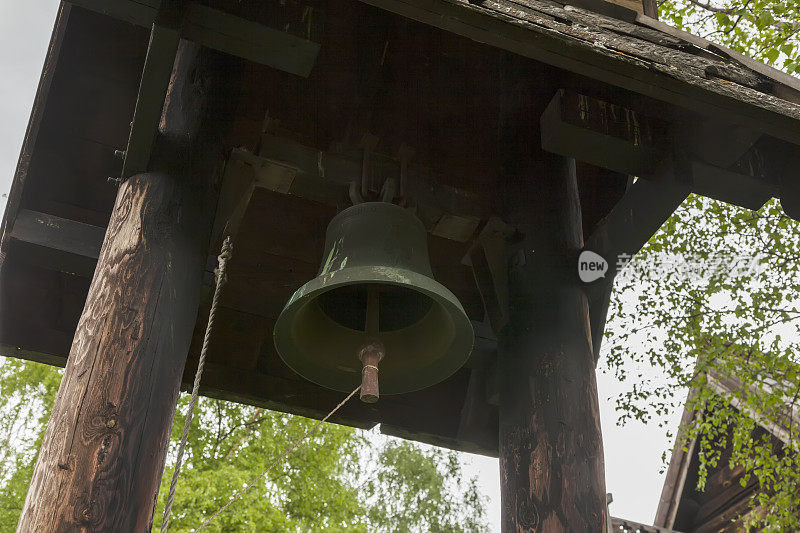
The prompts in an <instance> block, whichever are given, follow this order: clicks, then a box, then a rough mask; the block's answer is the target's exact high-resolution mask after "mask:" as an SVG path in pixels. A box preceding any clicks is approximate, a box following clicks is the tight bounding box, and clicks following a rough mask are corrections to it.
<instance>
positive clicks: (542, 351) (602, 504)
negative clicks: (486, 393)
mask: <svg viewBox="0 0 800 533" xmlns="http://www.w3.org/2000/svg"><path fill="white" fill-rule="evenodd" d="M528 171H529V175H530V176H535V177H536V179H532V178H527V179H526V178H523V177H520V176H509V178H508V180H507V181H506V184H505V187H506V194H507V196H508V197H509V198H513V199H514V201H513V202H510V203H509V207H508V210H509V212H508V214H507V221H508V222H509V223H510V224H511V225H513V226H515V227H516V228H517V229H518V231H519V234H520V236H521V240H520V242H518V243H516V244H515V245H513V246H512V247H511V249H510V262H509V264H510V265H511V266H510V268H509V302H510V304H509V308H510V311H511V312H510V317H509V321H508V324H507V325H506V327H505V328H504V329H503V330H502V331H501V333H500V336H499V338H498V362H499V368H500V379H499V387H500V480H501V508H502V527H503V531H604V530H605V529H606V523H607V511H608V510H607V507H606V490H605V474H604V467H603V445H602V435H601V432H600V413H599V404H598V398H597V384H596V380H595V359H594V356H593V354H592V340H591V335H590V331H589V316H588V315H589V308H588V301H587V298H586V296H585V294H584V292H583V288H582V287H581V286H580V285H579V283H580V282H579V281H578V280H577V279H573V277H572V276H569V275H565V274H564V271H565V270H566V269H567V268H569V270H570V271H572V269H573V268H574V266H572V265H574V263H573V261H574V259H575V258H576V257H577V252H578V251H579V250H580V249H581V248H582V246H583V235H582V224H581V210H580V202H579V197H578V190H577V182H576V176H575V163H574V161H573V160H569V159H566V158H562V157H558V156H554V155H551V154H541V156H540V157H539V158H538V159H537V161H536V165H535V166H532V167H530V168H529V169H528ZM517 172H524V170H523V169H522V168H520V169H518V170H517ZM544 191H546V192H544ZM567 265H570V266H569V267H567Z"/></svg>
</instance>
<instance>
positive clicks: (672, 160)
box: [541, 90, 778, 210]
mask: <svg viewBox="0 0 800 533" xmlns="http://www.w3.org/2000/svg"><path fill="white" fill-rule="evenodd" d="M541 124H542V147H543V148H544V149H545V150H548V151H550V152H553V153H557V154H560V155H564V156H568V157H575V158H576V159H579V160H581V161H584V162H587V163H590V164H592V165H596V166H600V167H604V168H608V169H611V170H614V171H617V172H621V173H624V174H630V175H635V176H640V177H643V178H646V179H661V178H660V176H663V175H667V174H668V175H670V176H674V177H673V178H670V179H678V180H681V181H685V182H686V183H688V184H690V186H691V190H692V191H693V192H695V193H697V194H701V195H703V196H708V197H710V198H714V199H717V200H721V201H723V202H728V203H732V204H735V205H738V206H741V207H746V208H748V209H754V210H757V209H759V208H760V207H761V206H762V205H764V203H765V202H766V201H767V200H769V199H770V198H772V197H773V196H774V195H776V194H777V193H778V188H777V186H776V185H775V184H774V183H771V182H769V181H767V180H765V179H763V178H761V177H757V176H751V175H746V174H743V173H741V172H738V171H733V170H727V169H724V168H720V167H719V166H714V165H711V164H708V163H704V162H702V161H697V160H691V159H688V158H687V159H688V160H687V161H686V162H685V163H684V164H683V166H681V167H680V168H675V167H674V166H675V165H676V156H675V155H673V154H674V148H673V146H672V145H673V144H674V143H676V141H675V140H674V139H673V135H672V133H671V130H672V129H673V127H672V126H671V125H670V124H667V123H665V122H663V121H661V120H659V119H656V118H653V117H648V116H646V115H643V114H641V113H637V112H635V111H633V110H632V109H628V108H625V107H623V106H619V105H616V104H612V103H608V102H603V101H601V100H598V99H595V98H590V97H587V96H584V95H581V94H577V93H571V92H568V91H563V90H562V91H559V92H558V93H557V94H556V96H554V97H553V100H552V101H551V102H550V104H549V105H548V106H547V109H546V110H545V112H544V113H543V114H542V119H541ZM720 129H723V126H722V125H721V124H720V123H719V121H717V122H716V124H708V127H706V128H703V127H701V128H699V130H700V131H705V132H709V130H711V131H716V130H720ZM732 130H733V131H731V132H730V135H729V136H723V138H722V139H717V138H714V136H710V137H711V138H712V139H713V140H707V138H708V137H709V136H704V139H703V140H702V141H699V142H694V143H691V144H690V146H691V148H690V149H691V150H692V151H693V152H695V153H698V154H703V153H705V146H706V145H710V146H711V149H710V150H709V156H710V157H709V158H710V159H711V160H714V161H718V162H721V163H727V164H728V165H731V164H732V163H733V162H735V161H736V160H738V159H739V158H740V157H741V156H742V155H743V154H744V153H745V152H746V151H747V150H748V149H750V148H751V147H752V146H753V144H754V143H755V141H756V140H757V139H758V138H759V137H760V134H758V133H753V132H749V131H747V132H741V131H740V129H739V130H737V129H736V128H732ZM684 136H686V133H685V132H684ZM725 141H727V143H726V148H722V146H721V145H720V142H725ZM721 153H724V156H723V155H721ZM684 157H685V156H684ZM671 165H672V166H673V167H672V168H671ZM682 172H683V173H684V174H682V175H677V176H676V174H680V173H682Z"/></svg>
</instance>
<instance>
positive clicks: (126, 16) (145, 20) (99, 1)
mask: <svg viewBox="0 0 800 533" xmlns="http://www.w3.org/2000/svg"><path fill="white" fill-rule="evenodd" d="M69 3H70V4H73V5H77V6H80V7H82V8H84V9H89V10H91V11H96V12H97V13H102V14H103V15H107V16H109V17H114V18H116V19H120V20H124V21H125V22H130V23H131V24H136V25H137V26H144V27H149V26H150V25H151V24H153V20H154V19H155V18H156V15H157V14H158V7H159V5H160V4H161V0H139V1H136V0H110V1H109V0H74V1H71V2H69Z"/></svg>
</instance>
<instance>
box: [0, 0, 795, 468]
mask: <svg viewBox="0 0 800 533" xmlns="http://www.w3.org/2000/svg"><path fill="white" fill-rule="evenodd" d="M158 4H159V2H157V1H156V0H138V1H132V0H130V1H128V0H115V1H110V2H95V1H93V0H80V1H76V2H75V3H64V4H63V5H62V9H61V12H60V15H59V18H58V21H57V22H56V26H55V29H54V33H53V39H52V42H51V45H50V48H49V51H48V55H47V59H46V62H45V67H44V71H43V74H42V79H41V82H40V86H39V89H38V92H37V97H36V101H35V105H34V109H33V113H32V116H31V121H30V125H29V128H28V131H27V134H26V138H25V142H24V145H23V149H22V153H21V156H20V161H19V165H18V168H17V172H16V175H15V179H14V184H13V186H12V190H11V193H10V195H9V201H8V204H7V208H6V213H5V215H4V218H3V225H2V229H0V353H2V354H3V355H7V356H14V357H22V358H27V359H33V360H37V361H42V362H46V363H49V364H56V365H63V364H64V362H65V358H66V356H67V354H68V353H69V348H70V344H71V340H72V336H73V333H74V331H75V326H76V323H77V320H78V318H79V316H80V313H81V310H82V308H83V304H84V301H85V298H86V292H87V290H88V286H89V283H90V277H91V274H92V272H93V270H94V264H95V262H96V260H97V257H98V252H99V249H100V245H101V243H102V239H103V235H104V232H105V226H106V225H107V223H108V217H109V214H110V211H111V208H112V206H113V202H114V198H115V196H116V187H115V186H114V184H113V183H109V182H108V181H107V178H108V177H109V176H110V177H114V178H117V177H119V176H122V177H123V178H124V177H126V176H127V175H130V173H133V172H137V171H142V170H145V169H146V166H147V161H148V158H149V150H150V147H151V145H152V139H153V138H154V137H155V135H156V134H157V131H158V129H157V127H158V119H159V118H160V111H161V104H162V102H163V92H160V91H163V90H164V87H165V85H166V81H168V79H169V78H168V76H169V72H170V68H171V64H172V63H171V59H170V56H169V53H170V50H173V52H174V45H175V43H176V42H177V41H176V39H177V37H178V36H179V35H180V36H183V37H184V38H187V39H192V40H196V41H198V42H200V43H202V44H204V45H205V46H207V47H209V48H213V49H215V50H219V53H218V54H217V56H216V57H217V59H218V62H219V64H220V65H222V67H220V68H222V69H225V72H226V73H230V74H229V75H230V84H232V85H234V86H235V87H237V92H238V97H237V99H236V100H235V101H234V102H231V105H232V106H233V107H235V113H234V118H233V121H232V123H231V124H230V125H228V127H226V131H229V132H228V133H227V134H226V135H225V137H224V138H221V139H220V141H219V151H220V153H221V154H224V155H225V158H226V159H227V164H226V165H225V167H224V168H212V169H209V172H214V173H215V175H218V178H219V179H218V181H219V187H220V199H219V204H218V206H219V212H223V211H225V209H227V208H226V207H225V206H226V205H228V204H227V201H228V200H230V198H227V197H226V194H227V193H226V191H228V190H229V189H231V184H234V183H235V182H237V180H239V179H240V178H241V177H242V176H245V177H246V176H250V175H254V176H255V177H256V183H257V185H258V186H257V187H256V189H255V191H254V192H253V195H252V198H251V200H250V202H249V204H248V205H247V209H246V211H245V212H244V216H243V220H242V224H241V230H240V232H239V234H238V236H237V239H236V248H235V255H234V259H233V260H232V262H231V264H230V270H229V272H230V283H229V285H228V286H227V288H226V292H225V295H224V298H223V302H222V308H221V309H220V313H219V315H218V324H219V328H218V331H216V332H215V336H214V339H213V342H212V350H211V354H210V361H209V364H208V365H207V368H206V372H205V375H204V379H203V387H202V392H203V393H204V394H207V395H210V396H215V397H220V398H225V399H231V400H236V401H242V402H246V403H251V404H257V405H262V406H265V407H269V408H273V409H279V410H283V411H287V412H294V413H300V414H304V415H308V416H314V417H319V416H322V415H324V414H325V413H327V412H328V411H329V410H330V409H331V408H332V407H333V406H334V405H336V404H337V403H338V402H339V400H340V399H341V398H340V394H338V393H335V392H331V391H328V390H324V389H322V388H320V387H318V386H316V385H313V384H311V383H309V382H307V381H305V380H303V379H302V378H300V377H299V376H297V375H296V374H294V373H293V372H291V371H290V370H289V369H288V368H287V367H286V366H285V365H284V364H283V362H282V361H281V359H280V358H279V357H278V355H277V354H276V353H275V350H274V347H273V343H272V339H271V325H272V324H273V322H274V320H275V318H276V317H277V315H278V313H279V312H280V310H281V308H282V306H283V304H284V303H285V301H286V300H287V299H288V298H289V297H290V295H291V294H292V293H293V291H294V290H296V289H297V288H298V287H299V286H300V285H302V284H303V283H304V282H306V281H307V280H309V279H310V278H312V277H314V276H315V275H316V272H317V268H318V265H319V261H320V258H321V254H322V240H323V237H324V231H325V227H326V225H327V222H328V220H330V218H331V217H332V216H333V215H334V214H335V213H336V211H337V210H338V209H341V208H342V207H344V206H346V205H347V203H348V201H349V199H348V194H347V185H348V183H349V181H351V180H352V179H353V176H354V175H355V176H358V175H360V172H361V168H362V163H363V159H364V151H365V147H367V146H368V147H369V150H370V151H371V154H372V157H371V164H370V179H371V181H372V182H373V183H374V185H375V186H376V187H380V185H381V183H382V182H383V181H384V180H385V179H386V178H388V177H397V176H399V175H400V173H401V172H406V173H407V177H408V183H409V190H411V191H413V196H414V199H415V202H416V204H417V212H418V215H419V216H420V218H421V219H422V220H423V222H424V223H425V224H426V227H427V228H428V230H429V247H430V254H431V261H432V266H433V271H434V274H435V275H436V278H437V280H439V281H440V282H441V283H443V284H444V285H445V286H447V287H448V288H449V289H450V290H451V291H453V293H454V294H456V296H457V297H458V298H459V299H460V301H461V302H462V304H463V306H464V308H465V310H466V312H467V314H468V315H469V317H470V318H471V319H472V321H473V324H474V326H475V330H476V336H477V344H476V349H475V351H474V354H473V357H472V358H471V359H470V361H469V362H468V363H467V365H466V367H465V368H463V369H462V370H460V371H459V372H457V373H456V374H455V375H454V376H452V377H451V378H450V379H448V380H446V381H445V382H443V383H441V384H439V385H437V386H435V387H431V388H430V389H427V390H424V391H420V392H418V393H414V394H408V395H401V396H396V397H386V398H382V399H381V401H380V402H379V403H378V404H376V405H373V406H366V405H361V404H358V403H356V402H354V403H352V404H348V405H347V406H345V407H344V408H343V409H342V411H340V414H339V415H337V417H336V419H335V420H336V421H338V422H342V423H347V424H352V425H355V426H359V427H372V426H373V425H375V424H376V423H380V424H381V427H382V429H383V431H385V432H387V433H391V434H395V435H400V436H405V437H409V438H414V439H417V440H421V441H426V442H432V443H436V444H441V445H445V446H450V447H453V448H458V449H464V450H471V451H476V452H480V453H486V454H496V453H497V407H496V405H497V391H496V389H495V387H494V379H493V376H494V372H495V367H494V360H495V358H496V354H495V340H494V334H493V333H492V328H491V325H490V324H491V323H492V319H493V316H494V314H495V313H496V309H497V308H498V306H499V305H500V304H502V302H497V301H493V300H492V299H493V298H494V296H492V298H490V299H489V300H492V301H489V300H487V294H486V292H485V291H484V292H483V293H482V292H481V290H479V286H483V285H485V283H484V282H485V281H486V276H487V275H489V276H490V275H491V274H492V273H491V272H487V269H485V268H484V269H483V270H482V271H481V270H480V268H477V269H476V270H475V271H474V270H473V268H472V266H470V261H469V260H466V259H465V257H466V256H467V255H468V254H470V253H471V251H473V250H474V249H475V246H476V243H477V245H478V246H479V247H486V246H488V245H487V244H486V243H485V242H484V241H483V240H482V237H481V238H479V237H480V236H482V235H483V237H486V233H487V232H488V233H491V231H494V230H496V229H497V228H501V227H502V223H498V219H500V218H502V213H503V204H504V202H507V201H508V199H507V198H505V197H504V195H503V187H502V184H503V180H505V179H522V178H512V177H509V176H510V173H512V174H513V172H515V170H513V169H517V168H518V167H519V162H520V161H521V160H529V159H530V160H531V161H533V162H534V163H535V160H536V158H537V157H540V156H541V154H542V148H541V146H542V145H543V144H544V147H545V148H546V149H547V150H548V151H552V152H556V153H560V154H563V155H568V156H570V157H575V158H576V159H578V160H579V161H580V162H581V163H580V164H579V184H580V188H581V191H580V192H581V202H582V215H583V225H584V233H585V234H586V236H587V246H591V247H592V249H595V250H598V251H602V252H603V253H606V254H608V256H609V257H613V255H615V254H616V253H619V252H623V251H626V250H627V251H629V252H635V251H636V250H638V248H639V247H640V246H641V245H642V244H643V243H644V242H646V240H647V239H648V238H649V236H650V235H651V234H652V233H653V231H655V230H656V229H657V228H658V227H659V226H660V224H661V223H662V222H663V221H664V220H665V219H666V217H668V216H669V214H670V213H671V212H672V210H673V209H674V208H675V206H676V205H678V204H679V203H680V201H681V200H682V199H683V198H685V196H686V194H688V192H690V191H695V192H699V193H702V194H707V195H711V196H715V197H717V198H720V199H723V200H725V201H730V202H734V203H738V204H739V205H744V206H748V207H753V208H756V207H758V206H760V205H761V204H763V202H764V201H766V200H767V199H769V198H770V197H772V196H782V197H784V199H785V198H788V197H790V196H791V195H792V194H794V192H793V191H795V190H796V189H794V188H793V187H795V183H794V181H790V182H787V181H786V179H785V178H784V176H785V175H787V174H786V173H784V172H783V169H784V168H787V167H788V166H790V165H792V164H793V161H794V159H792V158H793V157H796V153H797V147H796V146H795V145H794V144H793V143H794V142H795V141H798V139H800V136H798V131H799V129H798V128H797V122H796V119H797V118H800V114H799V113H798V106H797V105H796V104H795V103H793V102H792V100H795V101H796V98H795V95H796V88H794V87H793V86H792V84H793V83H794V81H793V80H787V79H785V78H782V77H781V75H780V74H779V73H776V72H774V71H771V70H770V69H767V68H766V67H763V65H762V66H758V65H753V64H750V65H749V66H748V60H745V59H742V58H739V57H737V56H736V55H735V54H732V53H728V52H725V51H724V50H721V49H718V48H714V47H712V46H711V45H708V43H706V44H702V42H700V41H698V40H697V39H696V38H693V37H691V36H686V35H685V34H680V33H678V32H675V31H674V30H671V29H668V28H662V27H661V26H660V25H659V23H657V22H656V21H653V20H652V19H648V18H645V17H643V16H642V15H636V14H635V13H634V14H633V15H632V16H631V17H630V18H629V20H627V21H623V20H620V19H617V18H611V17H609V16H606V15H603V14H600V13H595V12H592V11H587V10H583V9H579V8H573V7H569V6H562V5H560V4H555V3H549V2H532V1H528V0H525V1H519V2H508V1H504V2H493V1H487V2H483V3H481V4H480V5H473V4H471V3H468V2H466V1H457V0H414V1H412V0H408V1H393V0H392V1H390V0H385V1H384V0H369V1H367V2H357V1H355V0H329V1H324V2H323V1H316V0H307V1H287V2H282V3H277V2H274V3H260V2H257V3H247V2H238V1H235V0H214V1H212V0H207V1H203V2H196V3H192V4H191V5H190V9H189V11H188V14H187V15H186V19H185V20H184V23H183V26H182V27H181V29H180V30H178V29H175V28H173V27H171V26H169V25H165V26H162V25H161V24H162V20H161V19H160V18H159V13H158V9H157V6H158ZM370 4H372V5H370ZM154 22H155V26H154V27H153V28H152V31H151V25H152V24H153V23H154ZM698 43H700V44H698ZM750 63H752V62H750ZM165 76H166V77H165ZM265 117H266V119H265ZM509 120H512V122H509ZM509 124H515V126H513V127H511V126H509ZM520 125H522V126H520ZM118 150H125V151H126V152H125V154H124V155H125V157H124V159H120V158H119V157H117V156H115V151H118ZM531 168H534V170H535V166H533V167H531ZM510 169H511V170H510ZM528 172H529V174H526V175H525V176H524V179H534V180H535V179H536V174H535V171H533V172H531V171H530V169H528ZM628 174H635V175H638V176H642V177H644V178H645V179H642V180H639V181H638V182H637V183H636V184H634V185H630V180H629V179H628V176H627V175H628ZM782 180H783V181H782ZM233 190H234V191H235V187H233ZM542 194H547V191H546V190H543V191H542ZM234 197H235V194H234ZM791 197H792V198H795V197H794V196H791ZM798 197H800V196H798ZM487 238H489V237H487ZM217 245H218V243H217V242H214V243H211V245H210V246H209V263H208V267H207V276H206V277H207V283H206V288H205V291H206V294H205V298H204V303H203V304H202V305H201V310H200V313H199V316H198V319H197V325H196V329H195V341H194V343H193V344H192V347H191V349H190V354H189V362H188V364H187V369H186V372H187V374H186V376H190V375H191V373H192V372H193V368H194V364H196V359H197V356H198V354H199V347H200V341H201V336H202V332H203V329H204V327H205V318H206V314H207V313H208V302H209V291H210V287H211V279H212V274H211V272H212V270H213V267H214V264H215V262H214V256H215V255H216V253H217ZM488 253H489V252H487V254H488ZM471 257H472V256H471ZM488 270H489V271H491V265H489V268H488ZM476 279H477V280H478V281H476ZM598 283H599V284H598V285H595V286H592V287H590V288H589V292H590V302H591V303H590V306H591V307H590V313H591V321H592V329H593V338H594V339H595V350H596V351H597V350H598V348H599V339H600V338H601V336H602V330H603V324H604V320H605V310H606V308H607V303H608V295H609V291H610V284H604V285H603V284H602V283H603V282H598ZM499 298H500V299H502V295H500V296H499ZM487 318H488V320H487Z"/></svg>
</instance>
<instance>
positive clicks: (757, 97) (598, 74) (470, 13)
mask: <svg viewBox="0 0 800 533" xmlns="http://www.w3.org/2000/svg"><path fill="white" fill-rule="evenodd" d="M363 1H365V2H366V3H368V4H370V5H374V6H376V7H380V8H382V9H386V10H387V11H391V12H393V13H396V14H398V15H401V16H404V17H407V18H411V19H413V20H417V21H420V22H423V23H426V24H429V25H431V26H435V27H438V28H441V29H443V30H446V31H450V32H453V33H456V34H459V35H462V36H464V37H467V38H470V39H472V40H475V41H478V42H482V43H486V44H489V45H491V46H495V47H498V48H502V49H505V50H508V51H510V52H513V53H516V54H519V55H522V56H525V57H528V58H531V59H535V60H537V61H541V62H543V63H547V64H549V65H553V66H556V67H558V68H562V69H566V70H569V71H572V72H576V73H578V74H581V75H584V76H587V77H590V78H594V79H596V80H599V81H602V82H606V83H609V84H611V85H616V86H618V87H622V88H625V89H628V90H631V91H634V92H638V93H641V94H644V95H647V96H651V97H653V98H656V99H659V100H663V101H666V102H669V103H672V104H675V105H677V106H680V107H685V108H687V109H691V110H693V111H696V112H698V113H701V114H703V115H705V116H715V115H716V116H724V117H726V120H730V121H731V122H734V123H736V124H742V125H745V126H747V127H750V128H752V129H756V130H758V131H763V132H768V133H770V134H772V135H775V136H777V137H780V138H783V139H786V140H789V141H792V142H795V143H800V131H798V129H797V127H796V120H797V119H798V118H800V106H796V105H793V104H791V103H789V102H786V101H784V100H781V99H779V98H776V97H773V96H770V95H767V94H764V93H759V92H757V91H755V90H744V88H739V87H736V86H735V84H731V83H729V82H725V83H723V82H722V81H721V80H716V79H703V78H702V77H701V76H700V75H695V74H692V73H688V72H683V71H682V69H680V68H675V67H674V66H673V65H665V64H663V63H661V62H655V61H654V62H647V61H643V60H641V59H638V58H636V57H635V56H634V55H630V54H625V53H620V52H618V51H615V50H612V49H609V48H608V47H606V46H604V45H603V40H604V39H605V37H599V38H598V40H594V39H591V38H590V37H591V35H589V34H587V33H586V31H585V30H586V28H584V27H581V28H580V30H578V29H577V28H574V31H575V32H578V31H580V32H581V33H582V35H583V37H580V36H579V35H577V34H576V35H570V32H568V31H567V30H568V29H569V28H570V25H569V24H564V22H563V21H564V20H567V21H569V20H570V19H571V18H572V17H571V16H570V14H569V13H568V12H567V10H565V9H564V8H560V7H558V6H553V5H552V4H545V3H544V2H541V3H540V2H532V1H527V2H525V5H526V6H533V7H535V8H537V9H541V10H542V12H536V13H531V12H525V11H523V10H522V9H520V8H519V6H518V5H516V3H515V2H509V1H506V0H502V1H497V2H495V1H488V2H483V3H482V4H481V5H480V6H478V5H473V4H471V3H469V2H467V1H466V0H443V1H434V0H363ZM546 9H549V10H552V11H553V12H554V13H558V16H559V18H560V20H561V21H562V22H559V21H558V20H555V19H554V18H553V17H550V16H547V15H545V13H544V12H543V11H544V10H546ZM548 19H549V20H548ZM608 20H612V19H608ZM608 37H609V38H610V36H608ZM639 42H642V41H639ZM637 45H638V43H633V44H632V46H634V47H635V46H637ZM664 51H665V52H666V51H667V50H666V49H664Z"/></svg>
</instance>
